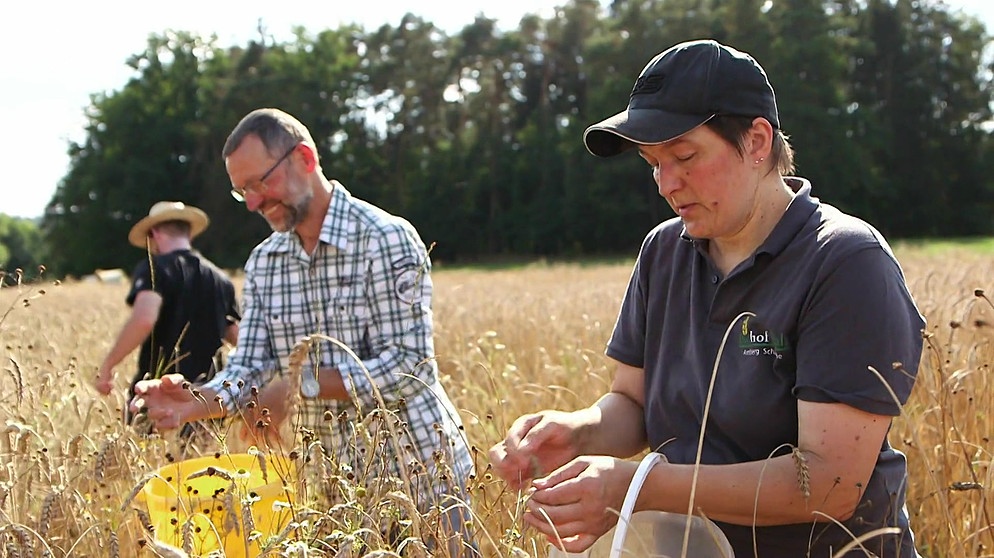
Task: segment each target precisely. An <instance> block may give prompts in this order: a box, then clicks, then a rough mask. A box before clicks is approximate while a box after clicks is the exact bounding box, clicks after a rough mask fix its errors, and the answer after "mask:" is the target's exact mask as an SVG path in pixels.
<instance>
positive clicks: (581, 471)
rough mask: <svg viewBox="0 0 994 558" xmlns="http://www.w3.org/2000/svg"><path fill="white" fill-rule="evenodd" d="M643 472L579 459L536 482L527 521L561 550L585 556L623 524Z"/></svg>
mask: <svg viewBox="0 0 994 558" xmlns="http://www.w3.org/2000/svg"><path fill="white" fill-rule="evenodd" d="M637 468H638V463H637V462H631V461H627V460H624V459H616V458H613V457H607V456H580V457H577V458H576V459H574V460H572V461H570V462H569V463H567V464H566V465H563V466H562V467H560V468H559V469H556V470H555V471H553V472H552V473H551V474H549V475H548V476H546V477H543V478H541V479H536V480H535V481H534V482H533V483H532V486H533V487H534V492H533V493H532V495H531V498H530V499H529V501H528V510H527V513H526V514H525V517H524V519H525V522H527V523H528V524H529V525H531V526H532V527H534V528H536V529H538V530H539V531H540V532H541V533H542V534H544V535H545V537H546V538H547V539H548V540H549V542H550V543H551V544H553V545H555V546H556V547H560V546H561V547H562V548H563V549H564V550H566V551H567V552H583V551H584V550H586V549H587V548H589V547H590V546H591V545H593V544H594V542H596V541H597V539H598V538H600V537H601V535H603V534H604V533H606V532H607V531H608V530H609V529H611V527H613V526H614V525H615V524H616V523H617V522H618V512H619V510H621V506H622V504H623V503H624V501H625V494H626V493H627V492H628V485H629V484H630V483H631V481H632V477H634V476H635V470H636V469H637ZM560 540H561V541H562V544H561V545H560Z"/></svg>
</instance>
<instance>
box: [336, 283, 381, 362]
mask: <svg viewBox="0 0 994 558" xmlns="http://www.w3.org/2000/svg"><path fill="white" fill-rule="evenodd" d="M371 317H372V316H371V312H370V308H369V304H368V303H367V301H366V298H365V295H364V293H363V290H362V289H361V288H357V287H344V288H340V289H338V291H337V292H335V293H334V295H332V298H331V299H330V300H329V301H328V304H327V305H326V306H325V324H326V327H327V332H326V333H327V334H328V336H330V337H333V338H334V339H336V340H338V341H340V342H341V343H342V344H344V345H345V346H347V347H348V348H349V349H351V350H352V351H353V352H354V353H355V354H356V355H357V356H358V357H359V358H360V359H367V358H371V356H372V354H371V353H372V347H371V343H370V328H371V325H372V319H371ZM331 350H332V354H333V359H334V360H335V362H340V361H341V359H343V358H350V357H349V356H348V354H347V353H346V352H345V351H344V349H342V348H341V347H339V346H337V345H336V344H334V343H332V347H331Z"/></svg>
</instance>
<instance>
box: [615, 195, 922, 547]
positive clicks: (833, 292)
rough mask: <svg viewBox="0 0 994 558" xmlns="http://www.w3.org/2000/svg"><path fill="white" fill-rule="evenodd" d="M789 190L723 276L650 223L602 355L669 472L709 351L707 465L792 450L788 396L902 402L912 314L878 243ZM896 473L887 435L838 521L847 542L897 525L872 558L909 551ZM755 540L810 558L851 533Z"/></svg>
mask: <svg viewBox="0 0 994 558" xmlns="http://www.w3.org/2000/svg"><path fill="white" fill-rule="evenodd" d="M788 183H789V184H790V185H791V187H792V188H794V189H795V190H796V191H797V195H796V196H795V198H794V200H793V201H792V202H791V204H790V206H789V207H788V209H787V211H786V212H785V213H784V216H783V218H782V219H781V221H780V222H779V223H778V224H777V226H776V227H775V228H774V230H773V232H772V233H771V234H770V236H769V237H768V238H767V239H766V241H765V242H764V243H763V244H762V245H761V246H760V247H759V248H758V249H757V250H756V252H755V253H754V254H753V255H752V256H751V257H750V258H748V259H747V260H746V261H744V262H742V263H741V264H740V265H739V266H737V267H736V268H735V269H734V270H732V272H731V273H729V274H728V276H727V277H725V278H722V277H721V275H720V273H719V272H718V271H717V270H716V268H715V266H714V265H713V263H712V261H711V259H710V258H709V257H708V255H707V241H704V240H693V239H690V238H689V237H687V236H686V232H685V229H684V228H683V226H682V224H681V222H680V220H679V219H673V220H670V221H667V222H665V223H662V224H661V225H659V226H658V227H656V228H655V229H654V230H653V231H651V232H650V233H649V235H648V236H647V237H646V239H645V241H644V243H643V245H642V250H641V252H640V254H639V257H638V262H637V264H636V266H635V269H634V272H633V274H632V277H631V280H630V283H629V286H628V291H627V293H626V295H625V300H624V302H623V304H622V309H621V313H620V315H619V317H618V322H617V324H616V326H615V330H614V333H613V335H612V337H611V340H610V341H609V343H608V349H607V354H608V356H610V357H612V358H614V359H616V360H618V361H620V362H623V363H625V364H628V365H631V366H635V367H639V368H643V369H644V370H645V395H646V397H645V422H646V429H647V435H648V440H649V447H650V449H652V450H654V451H658V452H660V453H663V454H665V455H666V457H667V459H668V460H669V461H670V462H672V463H694V461H695V458H696V452H697V445H698V439H699V436H700V426H701V421H702V418H703V416H704V404H705V400H706V397H707V392H708V386H709V383H710V379H711V374H712V371H713V369H714V366H715V359H716V357H717V355H718V354H719V350H720V351H721V352H720V354H721V361H720V363H719V366H718V369H717V376H716V381H715V386H714V393H713V396H712V401H711V406H710V408H709V416H708V421H707V427H706V431H705V434H706V435H705V438H704V447H703V451H702V459H701V461H702V463H704V464H727V463H741V462H748V461H761V460H764V459H767V458H769V457H772V456H777V455H782V454H784V453H789V451H790V448H789V447H784V445H785V444H792V445H795V446H796V445H797V440H798V424H797V401H798V399H800V400H804V401H811V402H826V403H827V402H839V403H845V404H847V405H851V406H852V407H855V408H857V409H861V410H863V411H866V412H870V413H875V414H880V415H891V416H896V415H898V414H900V408H901V405H903V404H904V403H905V402H906V400H907V398H908V396H909V395H910V393H911V389H912V387H913V385H914V379H915V375H916V373H917V370H918V363H919V360H920V358H921V351H922V334H921V331H922V329H923V328H924V320H923V319H922V317H921V314H920V313H919V311H918V309H917V307H916V306H915V303H914V301H913V300H912V298H911V295H910V294H909V292H908V290H907V286H906V283H905V280H904V276H903V273H902V271H901V268H900V266H899V265H898V262H897V260H896V259H895V258H894V256H893V254H892V253H891V250H890V247H889V246H888V245H887V243H886V241H885V240H884V239H883V237H882V236H881V235H880V233H878V232H877V231H876V230H875V229H874V228H873V227H871V226H870V225H868V224H867V223H865V222H863V221H861V220H859V219H857V218H854V217H851V216H848V215H845V214H843V213H842V212H840V211H838V210H837V209H835V208H833V207H831V206H828V205H824V204H821V203H820V202H819V201H818V199H817V198H813V197H811V196H810V190H811V187H810V184H808V183H807V181H803V180H801V179H788ZM726 332H727V341H726V342H725V343H724V345H722V339H723V338H724V337H725V336H726ZM894 363H901V366H900V367H897V366H895V364H894ZM868 367H873V369H875V370H876V371H877V372H879V373H880V375H882V377H883V378H884V380H885V381H886V382H887V384H888V385H889V388H890V389H888V387H887V386H885V385H884V383H883V382H882V381H881V380H880V379H879V378H878V377H877V376H876V375H875V374H874V373H873V372H871V371H870V370H869V369H868ZM890 390H893V393H894V396H896V397H897V401H895V399H894V396H892V395H891V391H890ZM906 476H907V465H906V461H905V456H904V455H903V454H902V453H900V452H898V451H896V450H894V449H893V448H891V447H890V445H889V443H888V442H887V441H885V442H884V444H883V446H882V447H881V449H880V455H879V457H878V459H877V464H876V467H875V469H874V471H873V474H872V476H871V478H870V481H869V484H868V486H867V487H866V490H865V491H864V493H863V497H862V499H861V500H860V503H859V505H858V506H857V509H856V513H855V515H854V516H853V517H852V518H851V519H849V520H848V521H846V522H844V524H845V526H846V527H847V528H848V529H850V530H851V531H852V532H853V533H855V534H856V535H857V536H858V535H860V534H862V533H866V532H869V531H872V530H875V529H877V528H880V527H883V526H896V527H899V528H900V529H901V534H900V535H896V536H895V535H890V536H884V537H874V538H872V539H870V540H868V541H866V542H865V543H864V545H865V546H866V548H867V549H869V550H871V551H872V552H874V553H875V554H877V555H879V556H890V557H899V558H908V557H913V556H915V551H914V547H913V542H912V535H911V531H910V529H909V527H908V518H907V513H906V511H905V510H904V497H905V486H906V484H907V478H906ZM842 488H843V487H840V489H842ZM849 488H851V489H853V490H859V488H858V487H849ZM719 525H720V526H721V528H722V530H723V531H724V532H725V534H726V535H727V536H728V539H729V541H730V542H731V543H732V546H733V548H734V549H735V554H736V555H741V556H753V530H752V527H751V526H741V525H730V524H726V523H720V524H719ZM756 539H757V547H758V550H759V556H760V558H779V557H784V558H786V557H790V558H795V557H798V556H811V557H814V558H822V557H828V556H831V555H832V549H834V551H838V550H839V549H840V548H842V547H843V546H844V545H846V544H847V543H849V542H851V540H852V536H850V535H849V534H847V533H845V532H844V531H843V530H842V529H840V528H839V527H837V526H836V525H835V524H833V523H805V524H797V525H782V526H772V527H758V528H757V529H756ZM809 547H810V550H811V552H810V554H808V550H809ZM898 549H900V550H898ZM859 555H860V556H863V555H865V553H863V552H860V553H859Z"/></svg>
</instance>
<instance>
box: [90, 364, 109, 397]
mask: <svg viewBox="0 0 994 558" xmlns="http://www.w3.org/2000/svg"><path fill="white" fill-rule="evenodd" d="M93 387H95V388H96V389H97V391H98V392H99V393H100V395H110V392H111V390H112V389H114V369H113V368H104V367H102V366H101V367H100V370H98V371H97V377H96V378H94V379H93Z"/></svg>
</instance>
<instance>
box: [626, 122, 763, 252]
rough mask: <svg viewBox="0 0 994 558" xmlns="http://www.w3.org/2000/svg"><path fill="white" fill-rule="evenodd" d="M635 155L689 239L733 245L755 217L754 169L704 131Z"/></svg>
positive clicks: (646, 147) (642, 148) (703, 128)
mask: <svg viewBox="0 0 994 558" xmlns="http://www.w3.org/2000/svg"><path fill="white" fill-rule="evenodd" d="M639 155H641V157H642V158H643V159H645V161H646V162H647V163H649V165H650V166H651V167H652V178H653V179H654V180H655V181H656V185H657V187H658V188H659V195H660V196H663V197H664V198H666V201H667V202H668V203H669V204H670V207H671V208H673V211H674V212H676V214H677V215H678V216H680V218H681V219H682V220H683V223H684V226H685V227H686V228H687V233H688V234H689V235H690V236H692V237H694V238H700V239H711V240H722V239H734V238H735V237H736V235H737V234H738V233H739V232H741V231H742V229H743V228H744V227H745V226H746V224H747V223H749V221H750V218H751V217H752V216H753V215H754V214H755V210H756V206H757V203H758V200H757V190H758V184H759V181H758V179H757V174H756V172H755V164H754V163H753V161H751V160H748V159H747V158H746V157H743V156H742V155H740V154H739V152H738V151H737V150H736V149H735V146H733V145H731V144H729V143H728V142H726V141H725V140H724V139H722V138H721V136H719V135H718V134H716V133H715V132H714V131H712V130H711V129H710V128H708V127H707V126H699V127H697V128H695V129H694V130H691V131H690V132H688V133H686V134H684V135H683V136H680V137H679V138H677V139H675V140H671V141H669V142H666V143H663V144H659V145H640V146H639Z"/></svg>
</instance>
